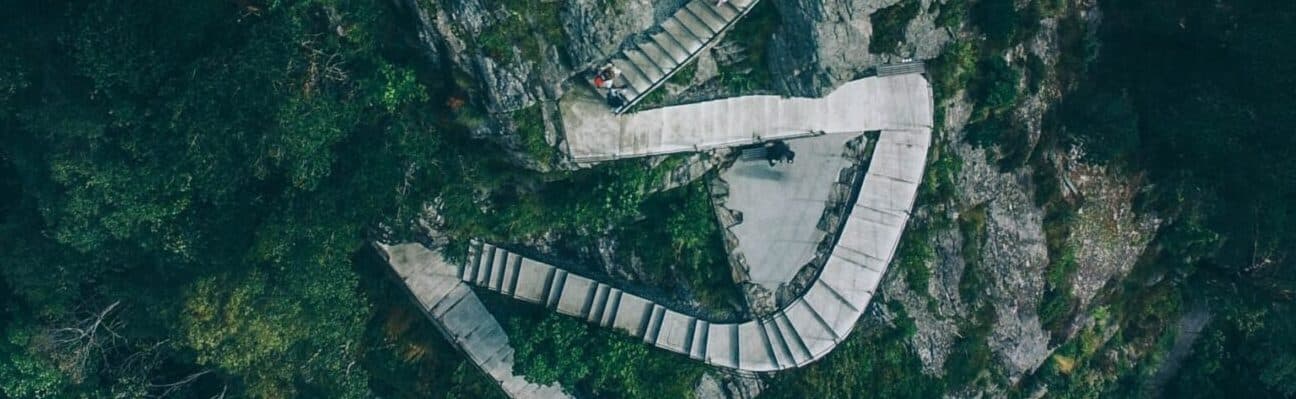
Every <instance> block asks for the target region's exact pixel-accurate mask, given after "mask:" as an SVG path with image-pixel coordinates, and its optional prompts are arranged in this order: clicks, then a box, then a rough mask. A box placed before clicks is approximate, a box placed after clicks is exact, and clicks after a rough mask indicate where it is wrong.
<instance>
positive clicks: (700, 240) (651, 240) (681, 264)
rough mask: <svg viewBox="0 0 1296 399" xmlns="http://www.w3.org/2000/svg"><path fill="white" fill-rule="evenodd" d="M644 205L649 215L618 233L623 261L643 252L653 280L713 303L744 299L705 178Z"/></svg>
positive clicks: (640, 257)
mask: <svg viewBox="0 0 1296 399" xmlns="http://www.w3.org/2000/svg"><path fill="white" fill-rule="evenodd" d="M640 210H641V213H642V214H643V215H644V217H645V218H644V219H643V220H641V221H639V222H636V223H633V224H630V225H628V226H626V227H624V228H622V229H620V230H619V231H618V232H617V233H616V236H617V237H618V242H621V243H623V248H622V251H621V253H622V254H623V255H624V256H625V257H626V258H627V259H620V260H619V261H621V262H625V263H627V264H628V263H629V262H631V259H630V258H637V259H638V260H639V261H640V262H641V263H640V267H641V268H642V270H644V276H642V277H643V278H644V279H645V280H647V281H651V282H652V284H653V286H655V287H661V288H664V289H670V288H683V289H686V290H688V291H690V292H691V293H692V294H693V296H694V297H695V298H697V299H698V300H699V301H700V302H702V303H703V304H706V305H708V306H710V307H713V308H721V307H727V304H730V303H735V301H741V297H742V295H741V293H740V292H738V289H737V288H736V285H735V284H734V282H733V278H732V277H731V273H730V271H729V270H730V267H729V256H728V253H727V252H726V251H725V247H724V241H723V239H722V236H721V234H720V226H719V225H718V224H717V221H716V217H715V211H714V210H713V208H712V205H711V195H710V193H709V191H708V190H707V186H706V185H705V184H703V183H702V182H694V183H691V184H689V185H687V186H684V187H680V188H676V189H673V190H670V191H666V192H663V193H659V194H656V195H654V196H653V197H651V198H649V199H648V201H646V202H644V203H643V205H642V206H641V207H640Z"/></svg>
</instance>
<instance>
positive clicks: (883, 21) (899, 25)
mask: <svg viewBox="0 0 1296 399" xmlns="http://www.w3.org/2000/svg"><path fill="white" fill-rule="evenodd" d="M921 6H922V3H921V2H919V1H918V0H904V1H901V2H899V3H896V4H894V5H891V6H890V7H886V8H883V9H880V10H877V12H874V13H873V15H871V16H869V20H870V21H872V22H873V37H872V38H870V39H869V52H870V53H873V54H887V53H894V52H895V51H896V50H897V49H899V47H900V43H902V42H904V39H905V31H906V27H908V26H909V21H912V20H913V19H914V17H916V16H918V11H920V10H921Z"/></svg>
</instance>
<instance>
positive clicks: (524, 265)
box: [414, 129, 931, 372]
mask: <svg viewBox="0 0 1296 399" xmlns="http://www.w3.org/2000/svg"><path fill="white" fill-rule="evenodd" d="M930 139H931V135H930V130H928V129H917V130H911V131H899V130H892V131H883V132H882V134H881V136H880V138H879V140H878V143H877V147H876V149H875V150H874V155H873V160H872V161H871V162H870V164H869V171H868V173H867V174H866V175H865V177H864V183H863V185H862V187H861V188H860V193H859V196H858V198H857V201H856V202H855V203H854V205H853V206H852V208H851V210H850V215H849V218H848V220H847V221H846V223H845V225H844V227H843V228H842V232H841V236H840V237H839V238H838V242H837V245H836V246H835V247H834V248H833V251H832V255H831V256H830V257H829V259H828V261H827V262H826V263H825V264H824V267H823V271H822V272H821V274H820V276H819V278H818V279H817V280H816V282H815V283H813V284H812V285H811V286H810V288H809V289H808V290H807V291H806V293H805V294H804V295H802V297H801V298H799V299H797V300H795V301H793V302H792V303H791V305H789V306H787V307H785V308H783V309H781V310H779V311H778V312H776V313H774V314H773V315H771V316H769V317H766V318H763V319H759V320H750V321H747V322H742V323H711V322H710V321H707V320H705V319H700V318H698V317H695V316H692V315H689V314H685V313H681V312H677V311H675V310H672V309H668V308H666V307H664V306H662V305H659V304H656V303H653V302H652V301H650V300H647V299H645V298H643V297H640V296H637V295H633V294H630V293H626V292H623V291H621V290H620V289H617V288H616V287H612V286H610V285H608V284H605V283H601V282H598V281H594V280H591V279H589V278H586V277H584V276H580V275H577V274H574V273H570V272H568V271H566V270H563V269H560V268H557V267H554V266H552V265H548V264H545V263H542V262H538V261H535V260H532V259H528V258H525V257H522V256H520V255H517V254H515V253H512V252H509V251H507V250H504V249H501V248H498V247H495V246H493V245H490V244H484V243H476V244H474V245H473V246H471V247H470V248H469V251H470V255H469V261H468V262H467V264H465V265H463V267H462V268H460V274H459V277H460V278H461V279H462V280H463V281H464V282H467V283H469V284H474V285H477V286H479V287H482V288H486V289H489V290H492V291H496V292H499V293H501V294H503V295H506V296H511V297H513V298H515V299H518V300H521V301H526V302H531V303H535V304H539V305H541V306H545V307H548V308H550V309H553V310H554V311H556V312H559V313H562V314H565V315H568V316H572V317H576V318H580V319H584V320H585V321H587V322H590V323H594V324H597V325H599V326H603V327H610V328H615V329H618V330H621V331H622V332H624V333H626V334H629V335H631V336H633V337H636V338H640V339H642V340H643V341H644V343H646V344H649V345H653V346H656V347H658V348H661V349H665V350H668V351H671V352H675V353H678V354H681V355H685V356H688V357H690V358H692V359H694V360H697V361H701V362H704V363H706V364H709V365H713V366H717V367H724V368H730V369H735V370H739V371H745V372H770V371H778V370H785V369H790V368H795V367H801V366H804V365H806V364H809V363H811V362H813V361H815V360H817V359H819V358H821V357H823V356H824V355H826V354H828V352H829V351H831V350H832V349H833V348H834V347H836V346H837V344H838V343H840V342H842V340H844V339H845V338H846V336H847V335H849V334H850V332H851V330H852V329H854V327H855V322H856V320H858V319H859V317H860V316H861V315H862V314H863V312H864V310H865V309H867V308H868V304H869V301H870V300H871V299H872V297H873V294H874V290H875V289H876V288H877V285H878V283H879V282H881V280H882V275H883V274H884V273H885V272H886V268H887V265H888V263H890V261H891V256H892V255H893V253H894V252H895V248H896V245H897V244H898V243H899V242H900V234H901V233H902V232H903V231H904V226H905V223H906V222H907V220H908V218H909V210H910V208H911V207H912V206H913V201H914V198H915V196H916V193H917V189H918V183H919V181H921V177H922V173H923V166H924V164H925V161H926V154H927V147H928V145H929V142H930ZM414 245H417V244H414Z"/></svg>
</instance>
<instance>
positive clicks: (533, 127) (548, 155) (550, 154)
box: [513, 105, 558, 165]
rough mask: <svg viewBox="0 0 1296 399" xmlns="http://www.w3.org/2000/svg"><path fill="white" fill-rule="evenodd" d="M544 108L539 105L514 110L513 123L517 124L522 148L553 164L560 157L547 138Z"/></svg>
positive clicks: (546, 163)
mask: <svg viewBox="0 0 1296 399" xmlns="http://www.w3.org/2000/svg"><path fill="white" fill-rule="evenodd" d="M543 113H544V108H542V107H541V106H539V105H535V106H531V107H527V108H523V109H520V110H517V111H514V112H513V123H514V124H516V125H517V132H518V136H519V137H521V138H522V148H524V149H525V150H526V152H527V154H530V155H531V157H532V158H533V159H535V160H536V161H538V162H540V163H542V164H545V165H551V164H553V162H554V161H555V160H556V159H557V158H558V150H557V149H554V147H553V146H552V145H549V142H548V141H546V140H545V125H544V114H543Z"/></svg>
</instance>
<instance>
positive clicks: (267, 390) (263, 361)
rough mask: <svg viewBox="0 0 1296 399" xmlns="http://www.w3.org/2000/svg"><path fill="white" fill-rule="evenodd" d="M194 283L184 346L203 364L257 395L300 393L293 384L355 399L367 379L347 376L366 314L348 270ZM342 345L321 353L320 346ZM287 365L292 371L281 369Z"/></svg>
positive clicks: (259, 275)
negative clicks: (233, 377)
mask: <svg viewBox="0 0 1296 399" xmlns="http://www.w3.org/2000/svg"><path fill="white" fill-rule="evenodd" d="M317 270H319V271H315V273H320V272H322V271H330V270H331V271H335V273H334V274H335V275H334V276H310V273H311V272H312V271H309V270H300V271H293V272H290V273H285V274H276V275H275V276H273V277H274V278H271V276H266V275H264V274H261V273H256V272H254V273H253V274H252V275H250V276H244V277H239V278H212V279H206V280H202V281H199V282H198V283H197V285H196V286H195V287H194V288H193V290H192V292H193V293H192V295H191V297H190V298H189V299H188V301H187V302H186V303H185V314H186V317H185V318H184V319H183V325H182V326H181V330H182V334H183V336H184V345H186V346H187V347H189V348H191V349H192V350H194V351H196V352H197V361H198V362H199V363H201V364H210V365H213V366H218V367H220V368H221V369H224V370H226V371H228V372H230V373H234V374H236V375H240V376H242V377H243V380H244V383H245V384H247V386H248V388H247V389H248V393H249V394H251V395H253V396H257V397H293V396H298V395H301V394H302V392H298V390H297V389H296V387H295V385H296V384H297V383H298V381H301V382H305V383H307V384H310V385H311V386H312V389H322V390H325V391H326V392H330V393H331V395H335V396H337V397H360V396H363V395H362V394H363V392H365V382H366V380H365V376H364V375H363V374H359V373H354V374H351V373H346V369H347V368H348V364H349V363H350V362H351V360H352V359H354V358H355V357H356V353H354V352H355V350H356V348H357V343H358V342H357V341H358V339H357V338H358V337H359V335H360V329H361V328H362V327H363V325H362V324H361V323H362V322H363V320H364V316H365V315H366V314H367V313H368V312H367V309H366V308H365V304H364V302H363V301H362V300H361V299H360V298H357V297H356V296H355V295H353V294H352V292H354V291H355V288H356V287H355V281H354V277H353V276H352V275H351V274H350V273H349V270H348V269H346V268H345V267H336V266H335V267H331V268H321V269H317ZM334 344H341V345H342V346H341V347H337V348H334V349H332V350H327V351H321V350H319V349H320V348H323V347H325V345H334ZM286 365H295V366H290V367H285V366H286Z"/></svg>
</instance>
